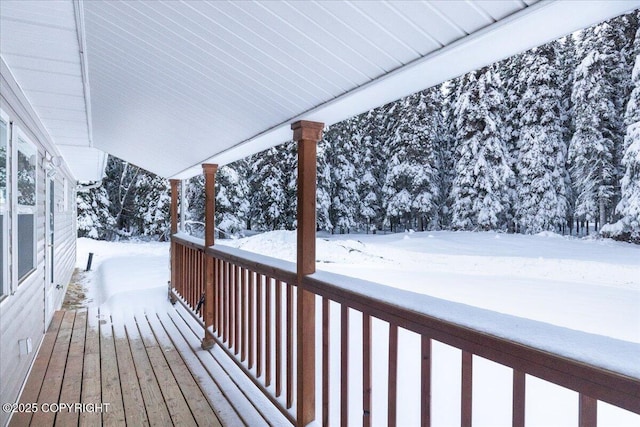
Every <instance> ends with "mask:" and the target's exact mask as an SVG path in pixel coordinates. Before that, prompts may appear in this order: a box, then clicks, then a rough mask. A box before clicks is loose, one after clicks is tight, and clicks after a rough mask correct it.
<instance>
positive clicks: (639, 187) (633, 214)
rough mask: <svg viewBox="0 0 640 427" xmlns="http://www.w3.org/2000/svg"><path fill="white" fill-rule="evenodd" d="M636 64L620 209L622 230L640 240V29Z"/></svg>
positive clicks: (637, 38)
mask: <svg viewBox="0 0 640 427" xmlns="http://www.w3.org/2000/svg"><path fill="white" fill-rule="evenodd" d="M634 53H635V57H636V61H635V66H634V67H633V71H632V81H633V84H634V88H633V91H632V92H631V96H630V98H629V102H628V104H627V109H626V113H625V124H626V126H627V131H626V134H625V139H624V144H625V147H626V149H625V152H624V157H623V158H622V165H623V167H624V168H625V172H624V176H623V177H622V181H621V198H620V202H619V203H618V206H617V207H616V210H617V212H618V213H619V214H620V216H621V220H620V222H621V229H620V230H619V232H618V233H623V234H626V233H628V234H629V236H628V237H629V239H631V240H633V241H636V242H638V241H640V29H638V30H637V32H636V37H635V52H634Z"/></svg>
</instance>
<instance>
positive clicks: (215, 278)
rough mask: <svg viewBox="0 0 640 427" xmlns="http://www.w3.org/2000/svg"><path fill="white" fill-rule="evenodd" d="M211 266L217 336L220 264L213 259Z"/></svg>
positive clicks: (214, 325)
mask: <svg viewBox="0 0 640 427" xmlns="http://www.w3.org/2000/svg"><path fill="white" fill-rule="evenodd" d="M211 264H212V266H211V268H212V269H213V271H212V275H213V301H211V306H212V307H213V332H214V335H215V333H216V332H217V331H218V323H217V320H218V262H217V260H216V259H215V258H213V259H212V260H211Z"/></svg>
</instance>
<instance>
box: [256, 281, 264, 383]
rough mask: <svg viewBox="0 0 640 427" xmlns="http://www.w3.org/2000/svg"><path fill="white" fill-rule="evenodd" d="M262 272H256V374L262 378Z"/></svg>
mask: <svg viewBox="0 0 640 427" xmlns="http://www.w3.org/2000/svg"><path fill="white" fill-rule="evenodd" d="M263 277H264V276H263V275H262V274H256V281H257V283H256V305H257V307H256V323H257V324H256V365H257V366H256V376H257V377H258V378H260V377H261V376H262V337H263V335H262V334H263V329H262V325H263V320H262V305H263V301H264V296H263V294H262V278H263Z"/></svg>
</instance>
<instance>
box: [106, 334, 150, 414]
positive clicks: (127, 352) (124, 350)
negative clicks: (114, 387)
mask: <svg viewBox="0 0 640 427" xmlns="http://www.w3.org/2000/svg"><path fill="white" fill-rule="evenodd" d="M113 331H114V334H115V345H116V355H117V358H118V373H119V374H120V386H121V388H122V400H123V402H124V413H125V420H126V423H127V425H129V426H144V425H149V419H148V418H147V412H146V410H145V407H144V401H143V400H142V393H141V391H140V385H139V384H138V376H137V374H136V368H135V365H134V363H133V357H132V355H131V349H130V347H129V340H128V338H127V334H126V331H125V327H124V325H122V324H119V323H116V322H115V321H114V324H113Z"/></svg>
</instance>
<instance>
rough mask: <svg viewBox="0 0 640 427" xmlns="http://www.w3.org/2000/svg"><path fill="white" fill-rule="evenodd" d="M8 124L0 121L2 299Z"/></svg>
mask: <svg viewBox="0 0 640 427" xmlns="http://www.w3.org/2000/svg"><path fill="white" fill-rule="evenodd" d="M8 136H9V132H8V126H7V122H6V121H4V120H2V119H0V297H3V296H4V295H6V294H7V293H8V290H7V285H8V282H9V281H8V280H7V268H8V266H7V257H8V253H7V247H8V244H7V239H8V237H9V233H8V232H7V227H8V215H7V214H8V212H7V204H8V203H7V197H8V196H7V194H8V192H7V161H8V159H9V157H8V156H7V148H8V147H9V138H8Z"/></svg>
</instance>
